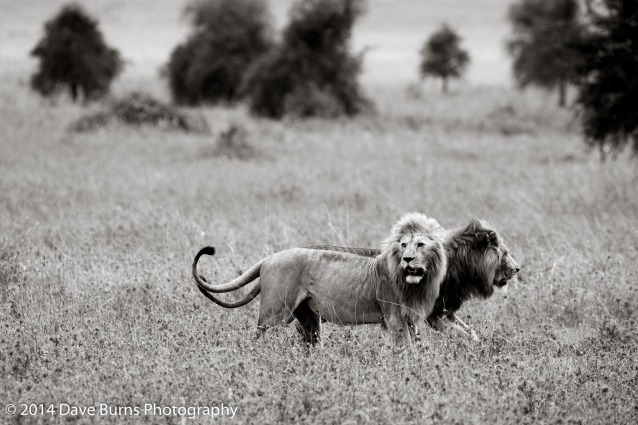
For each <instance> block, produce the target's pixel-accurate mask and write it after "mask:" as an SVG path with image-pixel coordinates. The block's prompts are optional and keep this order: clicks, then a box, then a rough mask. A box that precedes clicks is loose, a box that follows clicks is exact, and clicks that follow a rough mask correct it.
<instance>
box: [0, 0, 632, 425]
mask: <svg viewBox="0 0 638 425" xmlns="http://www.w3.org/2000/svg"><path fill="white" fill-rule="evenodd" d="M27 3H28V2H27ZM107 3H108V2H106V1H104V2H100V3H99V4H101V5H107ZM112 3H113V4H115V3H117V2H112ZM379 3H384V2H379ZM492 3H503V2H496V1H493V2H492ZM16 5H17V3H16ZM14 7H17V6H14ZM104 7H106V6H104ZM19 12H20V13H30V12H29V11H27V10H26V9H20V10H19ZM139 13H141V12H139ZM465 13H467V12H465ZM25 16H26V15H25ZM459 19H461V18H459ZM36 36H37V32H36ZM15 37H16V40H18V39H20V40H23V38H21V37H22V36H20V35H19V34H18V35H16V36H15ZM24 44H25V45H27V44H29V43H27V42H26V41H25V42H24ZM18 45H19V43H18ZM3 52H4V54H6V55H9V56H10V54H9V53H10V52H9V53H7V50H5V51H3ZM15 64H16V65H15V68H12V69H10V70H5V71H4V73H3V80H2V82H1V83H0V128H2V136H1V140H0V218H1V220H0V328H1V329H2V331H0V381H1V382H2V385H0V404H2V406H0V407H2V411H1V412H0V423H37V422H41V423H50V422H54V423H58V422H60V423H61V422H66V421H68V420H70V421H71V422H74V421H76V420H77V422H79V423H93V422H96V421H104V420H107V419H109V420H110V421H111V422H114V423H117V422H121V421H123V420H125V419H126V420H128V421H129V422H132V423H137V422H144V421H146V422H149V423H175V424H177V423H188V422H191V420H189V419H187V418H185V417H183V416H182V417H180V416H172V415H167V416H163V415H158V416H124V413H127V412H126V411H125V410H122V411H121V412H120V413H121V414H120V415H119V416H118V415H113V416H97V417H96V416H88V415H68V416H66V417H60V416H59V415H58V416H54V417H52V416H48V415H45V416H23V417H20V416H19V415H17V414H14V415H7V414H6V411H5V405H7V404H13V405H16V406H18V413H20V410H21V409H20V408H19V405H20V404H22V403H26V404H29V403H34V404H43V405H44V406H45V409H46V407H48V406H49V405H51V404H53V405H55V406H56V407H59V405H60V403H67V404H69V405H75V406H99V404H100V403H104V404H108V405H109V406H110V407H111V408H112V409H113V408H117V407H118V406H119V407H135V406H137V407H142V406H144V405H145V404H147V403H155V404H156V405H158V406H173V405H175V406H220V405H221V404H222V403H223V404H224V405H225V406H232V407H233V408H237V410H236V415H235V416H234V418H230V417H228V416H224V417H217V418H214V419H210V418H206V417H204V416H199V417H198V418H197V420H195V421H193V422H196V423H200V422H201V423H208V422H215V423H217V422H221V423H230V422H233V423H255V424H265V423H307V424H310V423H320V424H328V423H347V424H359V423H361V424H364V423H370V424H375V423H417V424H420V423H444V424H450V423H472V424H474V423H475V424H482V423H493V424H511V423H533V424H538V423H544V424H549V423H563V424H565V423H573V424H577V423H580V424H609V423H620V424H628V423H633V422H635V421H636V420H637V419H638V401H637V400H638V389H637V388H638V362H637V361H636V359H637V358H638V343H637V342H636V341H637V337H638V332H637V331H636V329H637V328H636V319H635V317H636V312H637V309H638V265H637V264H636V258H637V257H638V244H637V242H636V241H637V240H638V195H637V193H636V185H637V182H638V170H637V168H636V161H635V159H634V158H629V157H627V156H625V155H621V156H620V157H619V158H617V159H616V160H607V161H605V162H601V161H600V157H599V155H598V154H597V153H596V152H589V151H588V150H587V149H586V148H585V144H584V143H583V142H582V139H581V137H580V135H579V133H578V126H577V122H576V121H575V120H574V118H573V115H572V113H571V112H570V111H566V110H559V109H557V108H555V107H554V104H555V101H556V99H555V98H554V97H553V96H547V95H545V94H542V93H537V92H527V93H519V92H515V91H512V90H510V89H509V88H507V85H506V84H503V85H501V86H481V85H472V84H467V85H463V86H461V87H460V88H458V89H457V91H456V92H455V93H453V94H452V95H450V96H447V97H445V96H441V95H440V94H439V93H438V90H434V89H432V88H426V89H424V91H422V92H421V93H420V94H421V96H420V97H418V96H416V97H415V96H407V95H406V91H405V88H406V86H407V85H408V84H409V83H410V81H409V80H407V79H406V80H401V81H393V82H392V84H389V83H388V84H383V83H382V82H381V81H376V80H374V79H371V80H369V83H368V85H367V89H368V91H369V92H370V94H371V96H372V97H373V98H374V101H375V102H376V104H377V108H378V112H377V114H376V115H371V116H363V117H359V118H357V119H355V120H352V121H336V122H335V121H320V120H310V121H305V122H294V121H284V122H271V121H265V120H257V119H254V118H251V117H249V116H248V115H247V114H246V112H245V111H244V109H243V108H242V107H236V108H232V109H224V108H202V109H199V110H191V111H189V113H191V114H193V115H195V116H198V115H200V114H201V116H203V117H204V118H205V120H206V122H207V123H208V125H209V127H210V134H183V133H179V132H174V131H163V130H161V129H154V128H141V129H135V128H128V127H124V126H118V125H111V126H108V127H106V128H105V129H104V130H102V131H99V132H97V133H90V134H75V133H71V132H69V131H68V130H67V127H68V125H69V124H71V123H72V122H74V120H76V119H77V118H78V117H80V116H81V115H82V114H84V113H85V112H86V111H85V110H84V109H83V108H82V107H81V106H77V105H72V104H69V103H68V101H67V100H59V101H57V102H50V101H46V100H41V99H40V98H38V97H37V96H35V95H34V94H32V93H31V92H30V91H29V90H28V87H27V85H26V83H25V81H26V78H25V75H24V74H22V73H18V72H17V71H16V70H17V69H28V66H29V63H28V62H26V60H25V61H23V62H20V61H19V60H17V59H16V62H15ZM142 77H144V78H147V79H148V82H147V83H144V81H145V80H144V78H142ZM123 78H124V80H123V81H121V82H118V87H119V88H118V90H122V89H123V88H126V87H129V86H134V87H136V86H138V85H139V84H147V85H148V86H145V88H147V89H148V90H149V91H153V92H156V93H162V92H163V88H162V86H161V82H160V81H158V80H157V75H156V74H148V75H146V74H144V73H143V72H140V74H139V75H137V76H131V75H129V76H126V75H125V76H124V77H123ZM91 108H96V106H92V107H91ZM232 125H236V126H238V127H241V128H243V129H244V130H245V131H246V133H247V141H248V142H249V143H250V144H251V145H252V146H253V147H254V148H255V151H256V153H255V156H254V157H253V158H252V159H249V160H237V159H233V158H232V157H225V156H216V155H215V143H216V140H217V139H218V137H219V134H220V133H222V132H223V131H225V130H227V129H228V128H229V127H230V126H232ZM413 210H417V211H422V212H425V213H427V214H428V215H431V216H433V217H436V218H437V219H439V221H440V222H441V223H442V224H443V225H444V226H446V227H454V226H458V225H462V224H464V223H466V222H467V221H468V220H469V218H470V217H472V216H478V217H483V218H486V219H488V220H490V221H491V222H492V223H493V224H494V225H495V226H496V227H497V228H498V229H499V230H500V232H501V234H502V235H503V237H504V239H505V241H506V242H507V244H508V245H509V247H510V249H511V251H512V254H513V255H514V256H515V258H516V259H517V260H518V262H519V263H521V264H522V265H523V269H522V271H521V273H520V275H519V278H518V279H517V280H516V281H514V282H513V283H512V284H511V285H510V288H509V291H508V292H507V293H497V294H495V296H494V297H492V298H491V299H490V300H488V301H485V302H478V301H477V302H472V303H470V304H468V305H467V306H465V307H464V308H463V309H462V310H461V311H460V317H461V318H463V319H464V320H465V321H466V322H469V323H471V324H472V325H473V327H474V328H475V329H476V331H477V333H478V334H479V337H480V339H481V340H480V342H472V341H470V340H468V339H467V338H466V337H464V336H463V335H459V334H455V333H454V332H450V333H446V334H443V335H441V334H436V333H434V332H432V331H429V330H428V329H423V341H422V342H421V343H420V344H419V345H417V346H416V347H415V348H414V350H412V351H404V352H397V350H396V349H395V347H393V345H392V343H391V341H390V338H389V337H387V335H385V334H384V333H383V331H382V330H381V329H380V328H379V327H375V326H360V327H339V326H335V325H327V326H326V327H325V328H326V332H325V337H324V346H323V347H321V348H317V349H314V350H312V351H311V352H310V353H309V354H308V353H307V351H306V348H305V346H304V345H303V344H302V343H301V342H300V340H299V338H298V336H297V334H296V332H295V330H294V327H293V326H290V327H287V328H282V329H277V330H273V331H270V332H268V333H267V334H266V335H265V337H264V338H263V339H260V340H256V339H254V333H255V328H256V319H257V310H258V302H254V303H252V304H249V305H248V306H246V307H243V308H242V309H240V310H224V309H222V308H221V307H218V306H216V305H213V304H212V303H210V302H209V301H207V300H206V299H205V298H204V297H203V296H202V295H201V294H200V293H199V292H198V291H197V290H196V287H195V285H194V282H193V280H192V278H191V276H190V264H191V261H192V258H193V256H194V254H195V253H196V252H197V250H198V249H199V248H201V247H202V246H204V245H214V246H216V247H217V249H218V254H217V255H216V256H215V257H214V258H213V259H212V260H208V259H207V260H205V261H204V262H203V270H204V273H205V274H206V276H208V277H210V278H211V279H212V280H213V281H214V282H216V283H220V282H222V281H228V280H230V279H231V278H233V277H234V276H236V275H237V273H238V272H239V271H243V270H246V269H247V268H248V267H249V266H250V265H251V264H253V263H254V262H256V261H257V260H259V259H260V258H262V257H263V256H265V255H267V254H269V253H272V252H276V251H279V250H282V249H286V248H289V247H295V246H304V245H310V244H319V243H322V244H323V243H326V244H327V243H330V244H339V245H350V246H378V245H379V243H380V241H381V240H382V239H383V238H384V237H385V236H386V234H387V232H388V230H389V228H390V226H391V225H392V223H394V221H396V219H397V218H398V217H399V216H400V215H401V214H402V213H403V212H406V211H413ZM45 413H46V412H45ZM58 413H59V411H58ZM69 416H70V417H69Z"/></svg>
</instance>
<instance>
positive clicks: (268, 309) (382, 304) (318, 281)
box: [193, 213, 447, 345]
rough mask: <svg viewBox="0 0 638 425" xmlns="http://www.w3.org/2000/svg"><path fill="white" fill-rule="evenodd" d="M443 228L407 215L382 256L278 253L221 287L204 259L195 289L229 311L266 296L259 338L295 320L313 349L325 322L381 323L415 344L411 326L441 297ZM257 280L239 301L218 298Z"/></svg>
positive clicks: (417, 215)
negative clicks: (207, 273) (205, 273)
mask: <svg viewBox="0 0 638 425" xmlns="http://www.w3.org/2000/svg"><path fill="white" fill-rule="evenodd" d="M444 233H445V231H444V229H443V228H442V227H441V225H439V223H438V222H437V221H436V220H434V219H433V218H428V217H426V216H425V215H424V214H420V213H410V214H406V215H404V216H403V217H401V219H400V220H399V221H398V222H397V223H396V224H395V225H394V226H393V227H392V230H391V233H390V236H389V237H388V238H387V239H386V240H385V242H384V244H383V247H382V248H383V249H382V250H380V251H379V253H378V255H376V256H372V257H367V256H360V255H355V254H351V253H347V252H339V251H326V250H316V249H309V248H293V249H288V250H286V251H281V252H277V253H275V254H272V255H270V256H268V257H266V258H264V259H262V260H260V261H259V262H258V263H257V264H255V265H253V266H252V267H251V268H250V269H249V270H248V271H246V272H245V273H244V274H242V275H241V276H239V277H237V278H236V279H234V280H233V281H231V282H229V283H226V284H224V285H219V286H216V285H211V284H209V283H208V282H207V281H206V280H205V279H204V278H203V277H201V276H200V275H199V274H198V273H197V262H198V261H199V258H200V257H201V256H202V255H213V254H214V253H215V248H213V247H206V248H203V249H202V250H200V251H199V252H198V253H197V255H196V256H195V260H194V261H193V277H194V278H195V281H196V282H197V287H198V288H199V290H200V291H201V292H202V294H204V295H205V296H206V297H207V298H208V299H209V300H211V301H213V302H215V303H217V304H219V305H221V306H222V307H227V308H236V307H240V306H242V305H245V304H247V303H249V302H250V301H252V300H253V299H254V298H255V297H256V296H257V295H258V294H259V293H261V305H260V307H259V319H258V322H257V329H258V330H259V334H261V333H263V332H264V331H265V330H266V329H268V328H270V327H273V326H279V325H287V324H289V323H290V322H292V321H293V320H294V319H295V318H296V319H297V320H298V321H299V325H300V326H299V329H300V332H301V333H302V335H303V337H304V340H305V341H306V342H307V343H309V344H313V345H314V344H315V343H317V342H318V341H319V340H320V338H321V322H322V320H325V321H329V322H332V323H338V324H343V325H359V324H371V323H381V324H383V325H384V326H385V327H386V328H387V329H388V330H389V331H390V332H391V334H392V335H393V337H394V339H395V342H397V343H399V344H401V343H406V344H408V345H409V344H411V339H412V338H411V336H410V335H409V334H410V332H409V322H410V320H411V318H412V317H414V316H421V317H424V318H425V317H427V316H428V314H429V313H430V311H431V310H432V308H433V306H434V301H435V300H436V298H437V296H438V294H439V287H440V284H441V281H442V280H443V277H444V276H445V271H446V268H447V257H446V255H445V250H444V249H443V236H444ZM257 278H259V283H258V284H257V285H256V286H255V287H254V288H253V289H252V290H251V291H250V293H249V294H248V296H246V297H245V298H244V299H242V300H240V301H235V302H226V301H222V300H220V299H218V298H216V297H215V296H213V294H215V293H222V292H230V291H234V290H236V289H238V288H241V287H243V286H245V285H247V284H249V283H250V282H252V281H253V280H255V279H257Z"/></svg>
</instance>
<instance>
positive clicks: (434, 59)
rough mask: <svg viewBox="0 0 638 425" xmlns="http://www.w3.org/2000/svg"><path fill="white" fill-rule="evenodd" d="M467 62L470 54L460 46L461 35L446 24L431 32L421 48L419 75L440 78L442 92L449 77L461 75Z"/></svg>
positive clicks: (446, 85)
mask: <svg viewBox="0 0 638 425" xmlns="http://www.w3.org/2000/svg"><path fill="white" fill-rule="evenodd" d="M469 63H470V55H469V54H468V53H467V51H466V50H464V49H463V48H461V37H459V36H458V34H457V33H456V32H454V30H453V29H452V28H450V27H449V26H447V25H443V26H442V27H441V29H439V30H438V31H436V32H435V33H434V34H432V35H431V36H430V38H429V39H428V40H427V41H426V42H425V44H424V45H423V48H422V49H421V69H420V71H421V77H423V78H425V77H426V76H428V75H430V76H433V77H437V78H440V79H441V81H442V90H443V92H444V93H447V91H448V81H449V79H450V78H460V77H462V76H463V74H464V73H465V71H466V69H467V66H468V64H469Z"/></svg>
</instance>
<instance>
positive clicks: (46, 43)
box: [31, 4, 122, 101]
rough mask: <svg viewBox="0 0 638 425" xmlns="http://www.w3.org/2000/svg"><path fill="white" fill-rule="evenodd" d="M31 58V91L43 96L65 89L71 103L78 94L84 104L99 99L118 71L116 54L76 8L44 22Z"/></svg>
mask: <svg viewBox="0 0 638 425" xmlns="http://www.w3.org/2000/svg"><path fill="white" fill-rule="evenodd" d="M31 55H33V56H35V57H36V58H38V59H39V60H40V63H39V68H38V71H37V72H36V73H35V74H34V75H33V76H32V78H31V87H32V88H33V89H34V90H35V91H37V92H38V93H40V94H42V95H43V96H52V95H54V94H55V93H56V92H58V91H59V90H60V89H61V88H64V87H66V88H68V90H69V92H70V94H71V98H72V99H73V101H76V100H77V99H78V97H79V95H80V91H81V92H82V94H83V95H84V100H89V99H94V98H98V97H100V96H103V95H104V94H106V93H107V92H108V90H109V87H110V85H111V82H112V81H113V79H114V78H115V77H116V76H117V75H118V74H119V72H120V71H121V69H122V60H121V59H120V54H119V53H118V51H117V50H115V49H113V48H110V47H108V46H107V45H106V43H105V42H104V37H103V36H102V33H101V32H100V30H99V28H98V23H97V21H96V20H95V19H93V18H92V17H90V16H88V15H87V14H86V13H85V12H84V10H83V9H82V8H81V7H80V6H78V5H76V4H69V5H66V6H64V7H63V8H62V10H61V11H60V12H59V13H58V14H57V15H56V16H55V17H54V18H53V19H51V20H50V21H48V22H46V24H45V27H44V36H43V37H42V39H41V40H40V41H39V42H38V44H37V45H36V46H35V48H34V49H33V51H32V52H31Z"/></svg>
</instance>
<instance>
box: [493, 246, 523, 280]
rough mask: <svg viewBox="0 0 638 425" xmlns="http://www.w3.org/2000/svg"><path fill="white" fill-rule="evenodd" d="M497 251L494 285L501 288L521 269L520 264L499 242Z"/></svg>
mask: <svg viewBox="0 0 638 425" xmlns="http://www.w3.org/2000/svg"><path fill="white" fill-rule="evenodd" d="M497 253H498V254H499V257H500V260H499V263H498V266H497V268H496V273H495V274H494V286H496V287H498V288H502V287H503V286H505V285H507V281H509V280H510V279H511V278H513V277H514V276H516V273H518V271H519V270H520V269H521V266H520V265H519V264H518V263H517V262H516V261H515V260H514V258H513V257H512V256H511V254H510V252H509V249H508V248H507V246H506V245H505V244H504V243H503V242H500V244H499V246H498V248H497Z"/></svg>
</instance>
